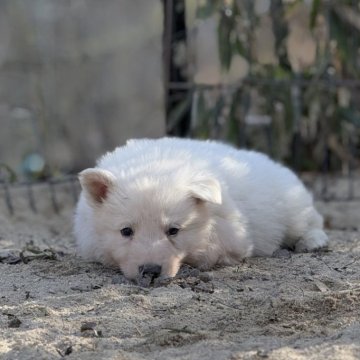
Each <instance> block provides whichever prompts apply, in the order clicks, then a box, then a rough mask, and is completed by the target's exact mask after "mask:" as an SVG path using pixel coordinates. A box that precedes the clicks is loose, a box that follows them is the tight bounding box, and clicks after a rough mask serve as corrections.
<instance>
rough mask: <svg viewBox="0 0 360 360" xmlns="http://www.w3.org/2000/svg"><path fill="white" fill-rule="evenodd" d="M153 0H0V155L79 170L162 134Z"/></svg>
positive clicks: (158, 30) (157, 10) (158, 29)
mask: <svg viewBox="0 0 360 360" xmlns="http://www.w3.org/2000/svg"><path fill="white" fill-rule="evenodd" d="M162 17H163V13H162V6H161V2H160V1H159V0H146V1H144V0H101V1H100V0H67V1H59V0H1V1H0V163H1V162H3V163H6V164H7V165H10V166H11V167H13V168H14V169H19V167H20V166H21V165H20V164H21V163H22V161H23V160H24V158H26V156H27V155H29V154H31V153H34V152H36V153H39V154H40V155H41V156H42V157H44V159H45V160H46V162H47V163H48V164H51V166H52V168H53V169H54V168H59V169H65V170H78V169H80V168H82V167H84V166H88V165H91V164H93V162H94V158H95V157H97V156H99V155H100V154H101V153H103V152H104V151H105V150H109V149H112V148H113V147H115V146H117V145H119V144H122V143H124V141H125V140H126V139H127V138H129V137H142V136H148V137H158V136H162V135H163V134H164V131H165V130H164V129H165V123H164V113H163V85H162V58H161V54H162V44H161V41H162V27H163V18H162Z"/></svg>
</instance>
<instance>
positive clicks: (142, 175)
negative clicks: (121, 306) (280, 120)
mask: <svg viewBox="0 0 360 360" xmlns="http://www.w3.org/2000/svg"><path fill="white" fill-rule="evenodd" d="M80 182H81V185H82V188H83V191H82V194H81V196H80V200H79V203H78V206H77V211H76V215H75V235H76V238H77V242H78V248H79V252H80V254H81V255H82V256H84V257H85V258H88V259H93V260H99V261H102V262H103V263H105V264H113V265H116V266H119V267H120V268H121V269H122V271H123V272H124V274H125V275H126V276H127V277H129V278H136V277H137V276H138V273H139V267H140V266H142V265H145V264H157V265H160V266H161V267H162V271H161V275H162V276H174V275H176V273H177V271H178V269H179V266H180V265H181V263H183V262H184V263H188V264H191V265H193V266H198V267H200V268H203V269H206V268H210V267H212V266H213V265H215V264H223V265H232V264H237V263H239V262H240V260H241V259H243V258H245V257H248V256H257V255H264V256H268V255H271V254H272V253H273V252H274V251H275V250H277V249H278V248H279V247H280V246H281V245H285V246H288V247H293V248H295V250H298V251H303V250H312V249H315V248H318V247H321V246H324V245H326V243H327V241H328V239H327V236H326V234H325V233H324V231H323V219H322V217H321V216H320V215H319V213H318V212H317V211H316V210H315V208H314V205H313V200H312V197H311V195H310V194H309V192H308V191H307V190H306V189H305V187H304V186H303V184H302V183H301V181H300V180H299V179H298V177H297V176H296V175H295V174H294V173H293V172H291V171H290V170H289V169H287V168H285V167H283V166H282V165H280V164H278V163H275V162H273V161H272V160H270V159H269V158H268V157H267V156H265V155H263V154H260V153H257V152H253V151H245V150H236V149H234V148H232V147H230V146H227V145H224V144H221V143H218V142H214V141H196V140H184V139H177V138H163V139H159V140H148V139H144V140H130V141H128V142H127V144H126V146H123V147H119V148H117V149H115V151H113V152H111V153H107V154H106V155H105V156H103V157H102V158H101V159H100V161H99V162H98V164H97V166H96V167H95V168H93V169H87V170H84V171H83V172H82V173H81V174H80ZM124 228H131V229H132V230H133V234H132V235H131V236H129V237H125V236H123V235H122V234H121V232H120V230H121V229H124ZM169 228H178V229H180V230H179V232H178V233H177V234H176V235H169V234H168V230H169Z"/></svg>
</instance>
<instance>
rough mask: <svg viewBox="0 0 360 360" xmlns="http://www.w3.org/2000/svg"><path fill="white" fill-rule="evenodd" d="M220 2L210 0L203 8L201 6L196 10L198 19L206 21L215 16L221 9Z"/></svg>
mask: <svg viewBox="0 0 360 360" xmlns="http://www.w3.org/2000/svg"><path fill="white" fill-rule="evenodd" d="M219 5H220V1H219V0H208V1H206V3H205V4H204V5H203V6H199V7H198V8H197V10H196V17H197V18H198V19H206V18H208V17H210V16H211V15H213V14H214V13H215V12H216V11H217V10H218V9H219Z"/></svg>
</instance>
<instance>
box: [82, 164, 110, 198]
mask: <svg viewBox="0 0 360 360" xmlns="http://www.w3.org/2000/svg"><path fill="white" fill-rule="evenodd" d="M79 180H80V184H81V187H82V189H83V190H84V192H85V195H86V197H87V199H88V200H89V201H90V202H91V203H92V204H94V205H100V204H102V203H103V202H104V200H106V198H107V196H108V194H109V191H110V190H111V189H112V187H113V186H114V183H115V180H116V178H115V176H114V175H113V174H112V173H111V172H110V171H107V170H103V169H86V170H84V171H82V172H81V173H80V174H79Z"/></svg>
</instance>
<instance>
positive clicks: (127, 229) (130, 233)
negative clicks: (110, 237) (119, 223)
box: [120, 227, 134, 237]
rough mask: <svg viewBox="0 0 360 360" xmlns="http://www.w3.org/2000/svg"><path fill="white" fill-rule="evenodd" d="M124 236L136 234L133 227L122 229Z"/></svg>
mask: <svg viewBox="0 0 360 360" xmlns="http://www.w3.org/2000/svg"><path fill="white" fill-rule="evenodd" d="M120 232H121V235H122V236H123V237H130V236H133V235H134V230H133V229H132V228H131V227H126V228H123V229H121V230H120Z"/></svg>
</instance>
